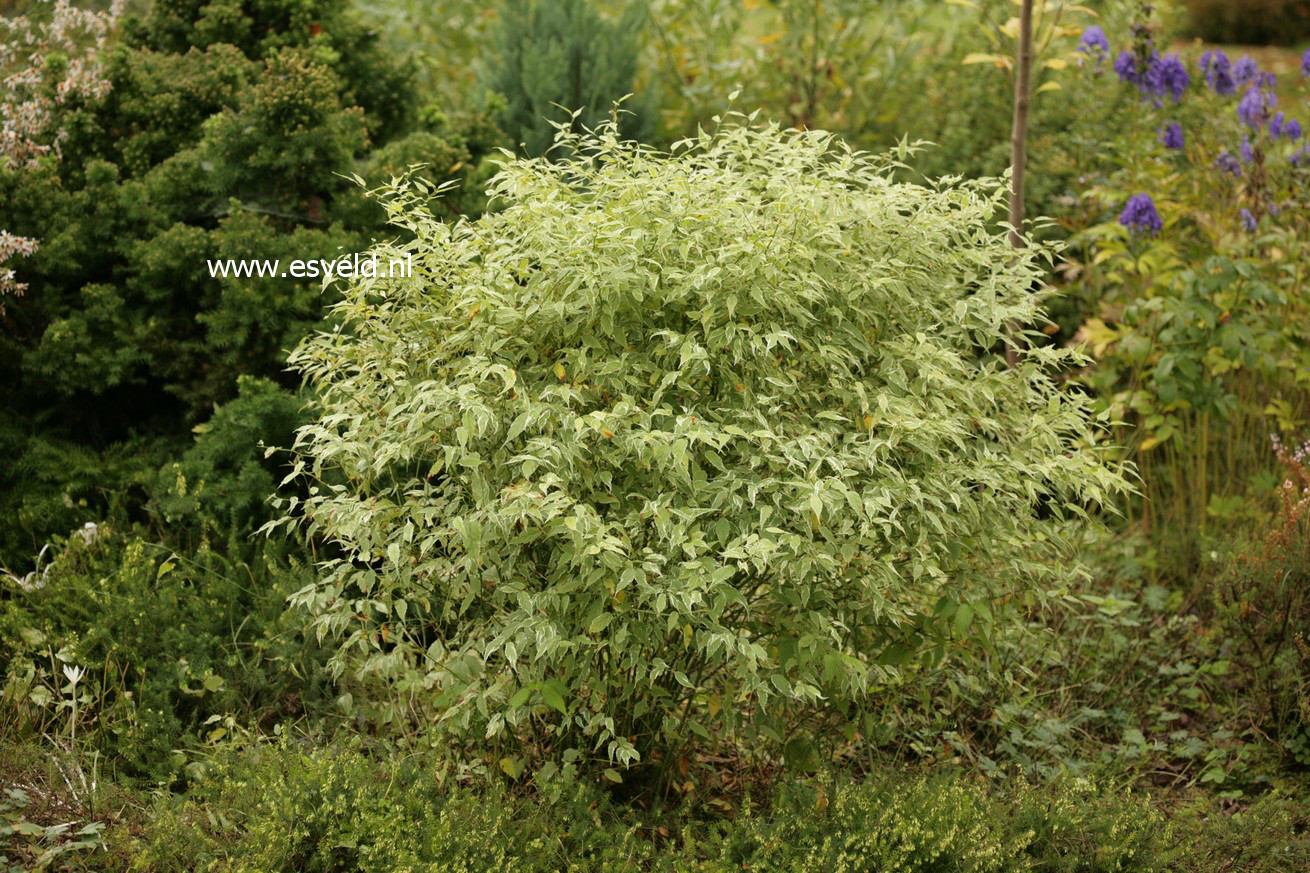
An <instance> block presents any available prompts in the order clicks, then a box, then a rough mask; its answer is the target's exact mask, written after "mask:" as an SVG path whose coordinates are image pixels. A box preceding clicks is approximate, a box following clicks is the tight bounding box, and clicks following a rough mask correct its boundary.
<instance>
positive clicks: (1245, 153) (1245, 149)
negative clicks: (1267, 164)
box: [1242, 137, 1255, 164]
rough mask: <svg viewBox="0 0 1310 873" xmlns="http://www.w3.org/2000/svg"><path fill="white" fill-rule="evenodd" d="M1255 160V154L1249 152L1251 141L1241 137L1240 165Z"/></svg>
mask: <svg viewBox="0 0 1310 873" xmlns="http://www.w3.org/2000/svg"><path fill="white" fill-rule="evenodd" d="M1254 160H1255V154H1254V153H1253V152H1252V151H1251V140H1249V139H1247V138H1246V137H1242V163H1244V164H1249V163H1251V162H1252V161H1254Z"/></svg>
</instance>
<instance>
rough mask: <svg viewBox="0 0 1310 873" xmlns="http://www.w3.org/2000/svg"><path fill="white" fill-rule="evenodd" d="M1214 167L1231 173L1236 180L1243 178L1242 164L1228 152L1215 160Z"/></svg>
mask: <svg viewBox="0 0 1310 873" xmlns="http://www.w3.org/2000/svg"><path fill="white" fill-rule="evenodd" d="M1214 165H1215V166H1216V167H1218V168H1219V169H1220V170H1222V171H1223V172H1225V173H1230V174H1231V175H1232V176H1233V178H1235V179H1240V178H1241V177H1242V164H1241V162H1240V161H1238V160H1237V158H1235V157H1233V156H1232V155H1230V154H1229V153H1228V152H1224V153H1223V154H1222V155H1220V156H1219V157H1217V158H1215V162H1214Z"/></svg>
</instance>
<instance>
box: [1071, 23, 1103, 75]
mask: <svg viewBox="0 0 1310 873" xmlns="http://www.w3.org/2000/svg"><path fill="white" fill-rule="evenodd" d="M1078 51H1080V52H1083V53H1084V54H1086V55H1087V56H1088V57H1093V58H1096V65H1097V66H1098V67H1099V66H1100V65H1101V62H1102V61H1104V60H1105V58H1106V56H1107V55H1109V54H1110V40H1108V39H1106V37H1105V31H1104V30H1101V28H1100V25H1096V24H1093V25H1092V26H1091V27H1089V28H1087V29H1086V30H1084V31H1083V37H1082V39H1080V40H1078Z"/></svg>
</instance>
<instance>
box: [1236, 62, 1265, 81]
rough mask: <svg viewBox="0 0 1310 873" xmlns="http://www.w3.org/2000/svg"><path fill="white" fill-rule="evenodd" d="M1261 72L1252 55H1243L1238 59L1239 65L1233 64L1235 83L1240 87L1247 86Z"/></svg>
mask: <svg viewBox="0 0 1310 873" xmlns="http://www.w3.org/2000/svg"><path fill="white" fill-rule="evenodd" d="M1259 72H1260V66H1259V65H1258V64H1257V63H1256V62H1255V59H1254V58H1252V57H1251V56H1250V55H1242V56H1241V57H1240V58H1238V59H1237V63H1235V64H1233V81H1235V82H1236V83H1237V84H1239V85H1245V84H1246V83H1247V82H1249V81H1251V80H1252V79H1254V78H1255V76H1256V74H1257V73H1259Z"/></svg>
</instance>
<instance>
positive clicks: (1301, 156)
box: [1288, 146, 1310, 167]
mask: <svg viewBox="0 0 1310 873" xmlns="http://www.w3.org/2000/svg"><path fill="white" fill-rule="evenodd" d="M1288 160H1289V161H1291V163H1292V166H1294V167H1299V166H1301V165H1302V164H1305V163H1310V146H1302V147H1301V148H1299V149H1297V150H1296V151H1294V152H1292V156H1291V157H1290V158H1288Z"/></svg>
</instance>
